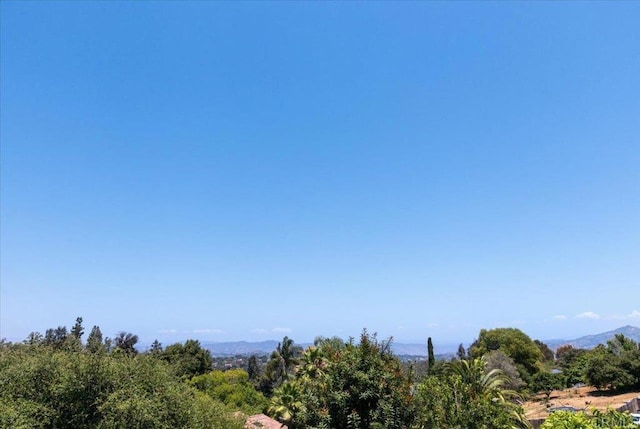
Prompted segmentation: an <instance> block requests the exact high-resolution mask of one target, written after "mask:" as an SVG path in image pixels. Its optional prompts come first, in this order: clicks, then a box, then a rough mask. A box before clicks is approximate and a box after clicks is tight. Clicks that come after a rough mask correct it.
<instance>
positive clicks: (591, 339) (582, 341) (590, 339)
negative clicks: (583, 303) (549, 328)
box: [545, 325, 640, 350]
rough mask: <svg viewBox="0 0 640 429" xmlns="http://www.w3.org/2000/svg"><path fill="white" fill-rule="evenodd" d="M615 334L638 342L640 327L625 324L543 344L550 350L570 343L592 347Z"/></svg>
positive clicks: (605, 341) (605, 342) (580, 346)
mask: <svg viewBox="0 0 640 429" xmlns="http://www.w3.org/2000/svg"><path fill="white" fill-rule="evenodd" d="M616 334H623V335H624V336H625V337H628V338H631V339H632V340H634V341H638V342H640V328H637V327H635V326H630V325H627V326H623V327H621V328H618V329H614V330H613V331H608V332H603V333H601V334H595V335H586V336H584V337H580V338H576V339H574V340H547V341H545V344H546V345H548V346H549V348H551V349H552V350H555V349H557V348H558V347H560V346H564V345H571V346H573V347H576V348H581V349H592V348H594V347H596V346H597V345H598V344H607V341H609V340H611V339H613V338H614V337H615V336H616Z"/></svg>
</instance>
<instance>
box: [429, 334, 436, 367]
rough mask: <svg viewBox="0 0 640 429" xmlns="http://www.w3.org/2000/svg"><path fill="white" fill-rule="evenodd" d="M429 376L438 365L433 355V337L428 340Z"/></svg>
mask: <svg viewBox="0 0 640 429" xmlns="http://www.w3.org/2000/svg"><path fill="white" fill-rule="evenodd" d="M427 362H428V366H427V375H431V371H432V369H433V367H434V366H435V364H436V355H435V354H434V353H433V342H432V341H431V337H429V338H428V339H427Z"/></svg>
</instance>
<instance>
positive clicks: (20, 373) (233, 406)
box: [0, 318, 640, 429]
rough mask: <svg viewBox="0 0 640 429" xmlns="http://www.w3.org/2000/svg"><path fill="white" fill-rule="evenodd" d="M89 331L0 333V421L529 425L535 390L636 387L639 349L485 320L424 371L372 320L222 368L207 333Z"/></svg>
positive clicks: (618, 341) (566, 418)
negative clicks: (254, 418) (151, 335)
mask: <svg viewBox="0 0 640 429" xmlns="http://www.w3.org/2000/svg"><path fill="white" fill-rule="evenodd" d="M83 335H84V328H83V326H82V318H78V319H77V320H76V323H75V324H74V326H73V327H72V328H71V329H67V328H66V327H64V326H60V327H58V328H55V329H49V330H47V331H46V333H45V334H44V335H41V334H39V333H37V332H34V333H31V334H30V335H29V336H28V337H27V339H26V340H25V341H24V342H23V343H20V344H8V343H5V342H0V428H18V429H21V428H25V429H26V428H36V429H38V428H42V429H49V428H51V429H54V428H55V429H66V428H74V429H76V428H77V429H93V428H96V429H111V428H113V429H115V428H160V429H162V428H185V429H186V428H193V429H200V428H203V429H204V428H225V429H234V428H235V429H240V428H242V427H243V425H244V424H243V421H242V420H243V418H242V417H241V416H242V414H241V413H244V414H245V415H247V414H257V413H260V412H266V413H268V414H269V415H271V416H272V417H274V418H276V419H278V420H279V421H281V422H282V423H284V424H286V425H288V426H289V428H290V429H302V428H305V429H306V428H308V429H314V428H316V429H376V428H378V429H381V428H385V429H386V428H388V429H513V428H526V427H529V424H528V422H527V421H526V420H525V418H524V413H523V409H522V407H521V406H520V405H519V404H520V401H521V398H522V397H525V396H528V395H531V394H533V393H538V392H542V393H545V394H546V398H547V399H548V398H549V395H550V394H551V392H552V390H554V389H558V388H562V387H563V386H572V385H574V384H576V383H587V384H590V385H592V386H595V387H597V388H598V389H638V388H640V348H639V346H638V343H636V342H634V341H632V340H631V339H629V338H626V337H624V336H622V335H618V336H616V337H615V338H614V339H613V340H611V341H609V342H608V343H607V345H606V346H605V345H603V346H599V347H596V348H595V349H593V350H581V349H574V348H572V347H570V346H564V347H560V348H559V349H558V350H557V351H556V353H555V356H551V353H550V349H549V348H548V347H547V346H546V345H545V344H544V343H541V342H540V341H537V340H531V339H530V338H529V337H528V336H526V335H525V334H524V333H522V332H521V331H519V330H517V329H513V328H500V329H493V330H482V331H481V332H480V336H479V338H478V339H477V340H476V341H475V342H474V343H473V345H472V346H471V347H470V348H469V350H468V352H467V351H466V350H465V349H464V347H463V346H462V345H461V346H460V347H459V348H458V353H457V356H456V357H455V358H452V359H451V360H450V361H444V360H436V359H435V354H434V350H433V343H432V341H431V338H429V339H428V340H427V342H426V350H427V355H428V359H427V360H425V361H424V364H425V368H424V370H418V369H419V368H418V367H417V366H410V367H409V368H407V367H403V366H402V364H401V362H400V361H399V359H398V358H397V357H396V356H395V355H394V354H393V353H392V351H391V340H387V341H380V340H378V339H377V336H376V335H375V334H373V335H371V334H369V333H368V332H367V331H366V330H365V331H363V333H362V335H361V336H360V338H359V341H358V342H356V341H354V340H353V339H351V340H350V341H348V342H346V343H345V342H344V341H342V340H341V339H339V338H318V339H316V341H315V343H314V346H312V347H309V348H307V349H306V350H303V349H302V348H301V347H300V346H298V345H296V344H295V343H294V341H293V340H292V339H290V338H288V337H285V338H283V340H282V342H281V343H280V344H279V345H278V347H277V348H276V350H275V351H274V352H273V353H272V354H271V355H270V356H269V357H268V359H267V358H266V357H264V358H263V359H258V358H257V357H255V356H254V357H251V358H249V359H248V360H247V361H246V369H247V370H246V371H245V370H244V369H228V370H225V371H219V370H213V366H214V361H213V359H212V356H211V353H210V352H209V351H208V350H206V349H205V348H203V347H202V346H201V345H200V343H199V342H198V341H197V340H187V341H186V342H185V343H176V344H172V345H169V346H167V347H166V348H163V347H162V344H160V343H159V342H158V341H155V342H154V343H153V344H152V345H151V348H150V349H149V350H147V351H144V352H140V351H139V350H138V348H137V343H138V337H137V336H136V335H134V334H132V333H128V332H119V333H117V334H116V335H115V336H114V337H113V338H108V337H103V334H102V332H101V330H100V328H99V327H97V326H94V327H93V328H92V329H91V330H90V333H89V335H88V338H87V340H86V342H85V343H83V341H82V336H83ZM238 412H240V413H238ZM629 425H630V423H629V418H628V416H626V415H623V414H621V413H617V412H614V411H609V412H606V413H601V412H597V411H594V412H592V413H590V414H584V413H575V414H566V413H554V414H552V415H551V416H550V418H549V419H548V420H547V421H546V422H545V423H544V425H543V426H542V428H543V429H556V428H558V429H561V428H562V429H564V428H585V429H600V428H605V427H606V428H617V429H626V428H631V427H633V426H629Z"/></svg>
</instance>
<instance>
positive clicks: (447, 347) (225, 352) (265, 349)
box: [202, 325, 640, 356]
mask: <svg viewBox="0 0 640 429" xmlns="http://www.w3.org/2000/svg"><path fill="white" fill-rule="evenodd" d="M616 334H623V335H624V336H625V337H628V338H631V339H632V340H634V341H638V342H640V328H638V327H636V326H631V325H626V326H621V327H620V328H617V329H614V330H611V331H606V332H601V333H599V334H591V335H585V336H582V337H578V338H575V339H572V340H565V339H552V340H545V341H543V342H544V343H545V344H547V346H549V348H551V349H552V350H556V349H557V348H558V347H560V346H563V345H571V346H573V347H576V348H583V349H590V348H594V347H596V346H597V345H598V344H606V343H607V341H609V340H610V339H612V338H614V337H615V335H616ZM278 343H279V341H277V340H265V341H226V342H206V343H203V345H202V346H203V347H204V348H206V349H208V350H209V351H210V352H211V354H212V355H213V356H235V355H243V356H248V355H252V354H256V355H268V354H270V353H271V352H272V351H274V350H275V349H276V347H277V346H278ZM297 345H299V346H301V347H302V348H305V349H306V348H307V347H309V346H311V345H313V344H312V343H299V344H297ZM457 347H458V345H457V344H435V347H434V348H435V349H436V352H437V353H438V354H445V355H446V354H452V353H455V352H456V350H457ZM391 348H392V350H393V352H394V353H395V354H396V355H399V356H401V355H410V356H426V355H427V343H426V341H425V342H424V344H419V343H396V342H392V343H391Z"/></svg>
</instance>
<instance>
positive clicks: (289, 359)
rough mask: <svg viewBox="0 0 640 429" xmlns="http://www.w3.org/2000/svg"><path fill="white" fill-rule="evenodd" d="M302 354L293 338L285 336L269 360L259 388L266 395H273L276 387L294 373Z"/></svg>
mask: <svg viewBox="0 0 640 429" xmlns="http://www.w3.org/2000/svg"><path fill="white" fill-rule="evenodd" d="M301 355H302V348H301V347H299V346H296V345H295V344H294V341H293V340H292V339H291V338H289V337H287V336H285V337H284V338H283V339H282V342H281V343H278V346H277V347H276V350H274V351H273V353H271V356H270V357H269V360H268V361H267V365H266V366H265V369H264V372H263V374H262V379H261V380H260V383H259V390H260V391H261V392H263V393H264V394H265V395H267V396H271V394H272V392H273V390H274V389H275V388H277V387H279V386H281V385H282V383H284V382H285V381H287V380H288V379H289V378H290V377H291V376H292V375H293V372H294V369H295V367H296V365H297V364H298V361H299V358H300V356H301Z"/></svg>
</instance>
